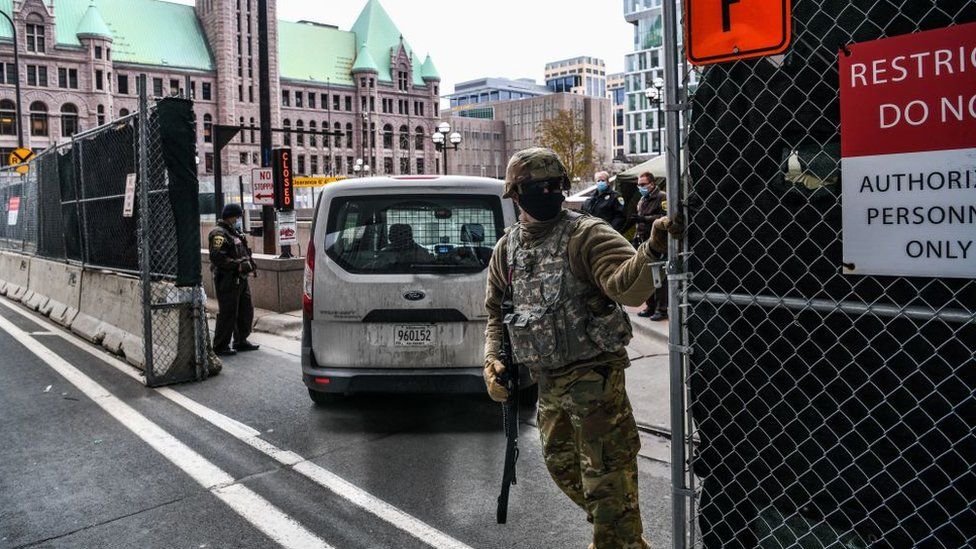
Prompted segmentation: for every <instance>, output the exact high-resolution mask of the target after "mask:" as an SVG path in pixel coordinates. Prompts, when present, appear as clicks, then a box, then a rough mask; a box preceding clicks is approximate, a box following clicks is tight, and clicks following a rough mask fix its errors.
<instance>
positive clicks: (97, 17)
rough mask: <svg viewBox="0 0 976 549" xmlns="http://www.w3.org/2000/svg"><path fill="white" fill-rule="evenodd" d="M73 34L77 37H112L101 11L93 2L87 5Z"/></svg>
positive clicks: (107, 38) (110, 38)
mask: <svg viewBox="0 0 976 549" xmlns="http://www.w3.org/2000/svg"><path fill="white" fill-rule="evenodd" d="M75 35H76V36H77V37H78V38H104V39H106V40H112V38H113V37H112V31H111V30H110V29H109V28H108V25H107V24H106V23H105V19H103V18H102V12H100V11H99V10H98V7H97V6H96V5H95V3H94V2H92V3H91V4H89V5H88V9H87V10H85V14H84V15H83V16H81V21H79V22H78V27H77V29H76V30H75Z"/></svg>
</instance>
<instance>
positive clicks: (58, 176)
mask: <svg viewBox="0 0 976 549" xmlns="http://www.w3.org/2000/svg"><path fill="white" fill-rule="evenodd" d="M140 80H144V77H140ZM142 83H143V84H144V81H143V82H142ZM141 91H142V95H141V97H140V109H139V111H138V112H136V113H133V114H131V115H128V116H125V117H122V118H119V119H117V120H113V121H111V122H109V123H108V124H105V125H103V126H100V127H98V128H94V129H91V130H88V131H85V132H81V133H78V134H76V135H75V136H74V137H73V138H72V139H71V141H70V142H68V143H63V144H60V145H58V146H55V147H52V148H50V149H48V150H46V151H44V152H42V153H40V154H38V155H37V156H36V157H34V158H33V159H32V160H31V161H30V162H29V164H28V167H29V170H28V171H27V173H26V174H20V173H17V172H16V170H15V168H4V169H0V217H2V221H3V222H2V223H0V250H8V251H15V252H18V253H23V254H26V255H31V256H35V257H40V258H44V259H49V260H55V261H61V262H65V263H69V264H71V265H74V266H77V267H81V268H82V269H84V270H88V271H92V272H94V271H106V272H109V273H113V274H115V275H119V276H125V277H138V278H139V287H140V289H141V290H142V293H141V297H140V298H139V300H138V301H139V304H140V305H139V306H141V309H142V314H141V318H142V323H141V329H139V328H134V327H129V330H130V331H132V332H133V333H132V334H131V335H132V336H134V337H136V338H138V339H141V340H142V343H143V346H142V349H139V350H136V349H135V348H134V347H133V346H132V345H129V346H128V347H127V349H126V351H125V352H126V356H127V357H129V354H130V353H136V352H138V353H141V355H142V356H140V357H139V359H140V360H135V361H133V362H137V363H141V364H142V365H143V367H144V371H145V377H146V384H147V385H149V386H158V385H165V384H169V383H178V382H182V381H190V380H197V379H202V378H204V377H206V375H207V371H208V369H209V368H208V367H209V366H210V365H211V364H210V363H211V361H214V360H216V358H215V357H214V356H212V353H208V352H207V349H208V347H209V333H208V330H207V325H206V315H205V312H204V297H203V289H202V286H201V284H200V282H199V276H196V277H191V282H186V280H182V281H181V280H180V277H179V275H178V271H179V263H180V261H181V259H182V260H183V261H186V259H187V257H190V258H192V256H193V254H196V259H197V260H199V248H200V247H199V245H196V246H186V242H190V241H192V240H193V238H192V237H195V238H196V239H197V244H199V242H198V240H199V215H198V214H197V215H196V217H195V224H194V223H193V221H194V219H193V216H192V215H191V216H189V217H188V218H187V219H184V225H185V226H184V227H183V231H184V233H186V235H188V236H185V237H184V240H185V242H184V248H186V247H192V248H194V249H193V250H191V251H190V252H184V254H183V257H182V258H181V257H180V253H179V252H178V240H179V235H178V228H177V222H176V220H175V217H176V214H175V213H174V212H176V211H178V210H180V209H183V210H184V211H186V210H187V209H189V208H190V205H188V204H182V203H177V202H178V201H179V200H187V198H186V193H184V195H182V196H181V197H180V198H176V197H175V195H174V193H172V192H171V191H172V189H171V186H170V179H169V174H170V168H169V167H168V166H167V163H166V159H165V154H164V145H163V130H162V129H161V127H160V121H159V115H158V113H159V107H158V106H157V105H155V104H154V105H149V103H148V100H147V98H146V95H145V90H144V89H142V90H141ZM181 135H182V134H181ZM190 135H192V133H191V134H190ZM191 138H192V137H191ZM132 177H135V180H136V182H137V185H136V189H137V192H136V193H135V195H134V196H133V199H134V204H133V208H132V212H131V215H123V210H124V207H123V206H124V202H125V200H126V185H127V180H129V179H130V178H132ZM192 190H193V191H194V192H193V193H192V197H190V199H189V200H191V201H192V210H191V211H193V212H198V209H197V208H198V203H197V202H196V195H197V192H196V189H195V186H193V187H192ZM191 225H192V226H191ZM195 266H196V270H197V272H198V271H199V264H198V263H195ZM191 270H192V269H191ZM183 271H184V273H185V272H187V271H186V269H185V268H184V270H183ZM184 278H186V277H185V276H184ZM127 298H129V299H131V298H132V296H127ZM85 313H86V314H89V315H91V316H96V315H97V314H98V313H99V311H97V310H92V311H86V312H85ZM135 332H138V333H135Z"/></svg>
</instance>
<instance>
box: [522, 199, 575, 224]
mask: <svg viewBox="0 0 976 549" xmlns="http://www.w3.org/2000/svg"><path fill="white" fill-rule="evenodd" d="M564 200H566V197H565V196H563V193H558V192H557V193H531V194H524V195H521V196H519V201H518V203H519V207H520V208H522V209H523V210H525V212H526V213H527V214H529V215H531V216H532V218H533V219H536V220H538V221H549V220H551V219H554V218H555V217H556V216H557V215H559V211H560V210H562V205H563V201H564Z"/></svg>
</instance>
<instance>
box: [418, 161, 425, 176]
mask: <svg viewBox="0 0 976 549" xmlns="http://www.w3.org/2000/svg"><path fill="white" fill-rule="evenodd" d="M425 173H427V166H425V165H424V159H423V158H418V159H417V175H424V174H425Z"/></svg>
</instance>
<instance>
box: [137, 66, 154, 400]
mask: <svg viewBox="0 0 976 549" xmlns="http://www.w3.org/2000/svg"><path fill="white" fill-rule="evenodd" d="M138 87H139V134H138V147H139V162H138V171H139V176H138V179H137V187H138V189H139V238H138V242H139V271H140V282H141V286H142V334H143V335H142V342H143V352H144V353H145V373H146V384H147V385H150V386H151V385H153V384H154V383H153V378H154V377H155V376H154V371H153V342H152V276H151V274H152V273H151V272H150V269H151V263H150V258H149V253H150V249H149V169H148V158H147V155H148V150H149V147H148V133H149V101H148V98H147V96H146V75H144V74H140V75H139V77H138Z"/></svg>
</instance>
